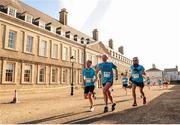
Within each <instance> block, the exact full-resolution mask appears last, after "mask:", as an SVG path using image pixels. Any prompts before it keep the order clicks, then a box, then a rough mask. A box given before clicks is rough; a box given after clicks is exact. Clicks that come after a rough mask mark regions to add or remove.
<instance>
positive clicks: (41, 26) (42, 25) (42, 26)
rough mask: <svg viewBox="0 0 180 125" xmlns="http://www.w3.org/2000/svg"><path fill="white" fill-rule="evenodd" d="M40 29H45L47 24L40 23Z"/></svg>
mask: <svg viewBox="0 0 180 125" xmlns="http://www.w3.org/2000/svg"><path fill="white" fill-rule="evenodd" d="M39 27H40V28H43V29H45V22H43V21H39Z"/></svg>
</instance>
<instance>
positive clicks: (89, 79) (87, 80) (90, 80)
mask: <svg viewBox="0 0 180 125" xmlns="http://www.w3.org/2000/svg"><path fill="white" fill-rule="evenodd" d="M91 65H92V61H90V60H88V61H87V68H85V69H83V78H84V79H83V82H84V87H85V88H84V98H85V99H89V102H90V111H91V112H92V111H94V107H93V99H92V95H93V93H94V89H95V81H96V74H95V70H94V69H93V68H91Z"/></svg>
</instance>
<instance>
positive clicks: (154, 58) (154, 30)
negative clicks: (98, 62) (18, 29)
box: [22, 0, 180, 70]
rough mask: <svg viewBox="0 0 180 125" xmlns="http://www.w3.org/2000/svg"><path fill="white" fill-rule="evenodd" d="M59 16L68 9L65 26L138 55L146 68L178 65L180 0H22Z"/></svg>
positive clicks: (129, 55) (133, 55)
mask: <svg viewBox="0 0 180 125" xmlns="http://www.w3.org/2000/svg"><path fill="white" fill-rule="evenodd" d="M22 1H23V2H25V3H27V4H29V5H31V6H33V7H35V8H37V9H39V10H41V11H42V12H44V13H46V14H48V15H50V16H52V17H54V18H56V19H59V11H60V9H62V8H66V9H67V11H68V25H69V26H71V27H73V28H75V29H77V30H79V31H81V32H84V33H86V34H88V35H90V36H92V30H93V29H95V28H97V29H98V31H99V40H100V41H102V42H103V43H105V44H106V45H108V40H109V39H111V38H112V39H113V41H114V49H116V50H117V48H118V47H119V46H124V52H125V54H124V55H125V56H126V57H128V58H130V59H132V58H133V57H135V56H138V57H139V59H140V64H142V65H144V66H145V68H146V69H149V68H151V67H152V64H156V67H157V68H159V69H162V70H163V69H164V68H175V66H176V65H178V66H179V68H180V57H179V54H178V53H179V48H180V0H22Z"/></svg>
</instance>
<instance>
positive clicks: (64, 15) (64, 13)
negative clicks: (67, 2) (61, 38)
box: [59, 8, 68, 25]
mask: <svg viewBox="0 0 180 125" xmlns="http://www.w3.org/2000/svg"><path fill="white" fill-rule="evenodd" d="M67 16H68V12H67V11H66V9H65V8H63V9H61V11H60V12H59V22H60V23H62V24H63V25H67Z"/></svg>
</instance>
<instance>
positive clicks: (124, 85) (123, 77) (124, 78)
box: [121, 73, 128, 95]
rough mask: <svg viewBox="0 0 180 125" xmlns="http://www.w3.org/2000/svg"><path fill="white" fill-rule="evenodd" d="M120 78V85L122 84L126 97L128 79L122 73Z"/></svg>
mask: <svg viewBox="0 0 180 125" xmlns="http://www.w3.org/2000/svg"><path fill="white" fill-rule="evenodd" d="M121 76H122V84H123V88H124V90H125V92H126V95H127V87H128V77H127V75H126V74H124V73H121Z"/></svg>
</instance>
